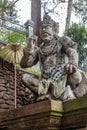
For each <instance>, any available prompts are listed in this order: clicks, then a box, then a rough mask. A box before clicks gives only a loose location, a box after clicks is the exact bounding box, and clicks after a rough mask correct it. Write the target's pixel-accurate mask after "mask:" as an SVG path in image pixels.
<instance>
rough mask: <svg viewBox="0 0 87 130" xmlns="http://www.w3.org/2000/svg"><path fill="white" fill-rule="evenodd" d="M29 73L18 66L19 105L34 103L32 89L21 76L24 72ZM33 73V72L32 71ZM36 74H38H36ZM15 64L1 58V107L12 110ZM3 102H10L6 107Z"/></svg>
mask: <svg viewBox="0 0 87 130" xmlns="http://www.w3.org/2000/svg"><path fill="white" fill-rule="evenodd" d="M25 72H26V73H29V72H27V71H25V70H23V69H20V68H17V103H18V104H17V107H20V106H23V105H28V104H30V103H33V102H34V100H35V98H33V100H32V99H31V97H30V94H31V91H30V90H29V89H28V88H27V86H25V85H24V84H23V83H22V80H21V76H22V74H23V73H25ZM31 74H32V73H31ZM35 76H36V75H35ZM37 77H39V76H37ZM14 95H15V91H14V66H13V65H12V64H9V63H8V62H6V61H3V60H2V59H0V109H1V111H2V109H3V110H4V111H5V110H11V109H13V108H14V107H13V104H14ZM1 104H9V107H8V108H7V107H4V105H1Z"/></svg>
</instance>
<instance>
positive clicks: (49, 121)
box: [0, 96, 87, 130]
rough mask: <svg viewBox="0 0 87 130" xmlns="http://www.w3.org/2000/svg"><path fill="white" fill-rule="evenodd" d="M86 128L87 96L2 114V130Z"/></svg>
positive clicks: (47, 102) (39, 103) (25, 107)
mask: <svg viewBox="0 0 87 130" xmlns="http://www.w3.org/2000/svg"><path fill="white" fill-rule="evenodd" d="M86 127H87V96H84V97H81V98H78V99H75V100H72V101H67V102H63V103H62V102H61V101H54V100H44V101H41V102H37V103H35V104H31V105H28V106H24V107H21V108H18V109H14V110H11V111H6V112H2V113H0V129H2V128H4V129H5V130H72V129H73V130H76V129H78V130H79V129H80V128H84V130H85V128H86ZM4 129H2V130H4Z"/></svg>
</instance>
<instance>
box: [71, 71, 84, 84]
mask: <svg viewBox="0 0 87 130" xmlns="http://www.w3.org/2000/svg"><path fill="white" fill-rule="evenodd" d="M69 80H70V82H71V83H72V84H74V85H76V84H79V83H80V82H81V81H82V74H81V72H79V71H76V72H75V73H73V74H71V76H70V78H69Z"/></svg>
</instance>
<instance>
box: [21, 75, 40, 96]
mask: <svg viewBox="0 0 87 130" xmlns="http://www.w3.org/2000/svg"><path fill="white" fill-rule="evenodd" d="M22 81H23V83H24V84H25V85H26V86H27V87H28V88H29V89H30V90H31V91H33V92H35V93H37V94H38V84H39V79H36V78H35V77H34V76H33V75H30V74H23V77H22Z"/></svg>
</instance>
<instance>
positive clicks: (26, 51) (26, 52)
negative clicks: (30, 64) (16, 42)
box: [23, 47, 31, 56]
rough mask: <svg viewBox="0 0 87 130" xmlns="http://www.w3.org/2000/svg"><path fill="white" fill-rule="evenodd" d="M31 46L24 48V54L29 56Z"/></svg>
mask: <svg viewBox="0 0 87 130" xmlns="http://www.w3.org/2000/svg"><path fill="white" fill-rule="evenodd" d="M30 51H31V50H30V48H27V47H25V48H24V49H23V54H24V56H29V55H30Z"/></svg>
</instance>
